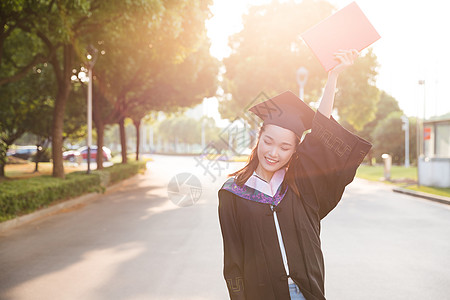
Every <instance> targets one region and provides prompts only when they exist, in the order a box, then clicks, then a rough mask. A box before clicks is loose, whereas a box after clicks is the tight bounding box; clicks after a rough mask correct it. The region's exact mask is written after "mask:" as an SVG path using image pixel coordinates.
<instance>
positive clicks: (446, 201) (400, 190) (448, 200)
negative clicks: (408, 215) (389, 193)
mask: <svg viewBox="0 0 450 300" xmlns="http://www.w3.org/2000/svg"><path fill="white" fill-rule="evenodd" d="M392 190H393V191H394V192H396V193H401V194H406V195H410V196H413V197H418V198H423V199H427V200H431V201H435V202H439V203H442V204H447V205H450V197H444V196H439V195H433V194H428V193H424V192H417V191H413V190H408V189H404V188H399V187H396V188H393V189H392Z"/></svg>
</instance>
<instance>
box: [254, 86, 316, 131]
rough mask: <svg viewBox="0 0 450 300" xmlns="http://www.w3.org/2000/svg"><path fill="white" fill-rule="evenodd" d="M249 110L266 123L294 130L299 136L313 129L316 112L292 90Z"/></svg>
mask: <svg viewBox="0 0 450 300" xmlns="http://www.w3.org/2000/svg"><path fill="white" fill-rule="evenodd" d="M249 111H251V112H253V113H254V114H256V115H257V116H258V117H260V118H261V119H262V120H263V121H264V124H273V125H277V126H280V127H283V128H285V129H289V130H291V131H293V132H294V133H295V134H296V135H297V136H298V137H299V138H301V137H302V135H303V132H304V131H305V130H308V129H311V126H312V120H313V118H314V114H315V112H314V111H313V110H312V109H311V108H310V107H309V106H308V105H307V104H306V103H305V102H303V101H302V100H301V99H300V98H298V97H297V96H296V95H295V94H294V93H292V92H291V91H286V92H284V93H281V94H279V95H278V96H275V97H273V98H270V99H268V100H266V101H264V102H261V103H258V104H256V105H254V106H252V107H251V108H250V109H249Z"/></svg>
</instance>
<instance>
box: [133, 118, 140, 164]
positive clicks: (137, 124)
mask: <svg viewBox="0 0 450 300" xmlns="http://www.w3.org/2000/svg"><path fill="white" fill-rule="evenodd" d="M133 124H134V127H135V128H136V161H139V145H140V143H141V135H140V134H139V133H140V129H141V120H139V121H137V120H133Z"/></svg>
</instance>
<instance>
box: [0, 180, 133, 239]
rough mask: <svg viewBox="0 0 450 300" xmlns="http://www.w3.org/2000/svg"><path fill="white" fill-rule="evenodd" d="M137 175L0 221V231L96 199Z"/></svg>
mask: <svg viewBox="0 0 450 300" xmlns="http://www.w3.org/2000/svg"><path fill="white" fill-rule="evenodd" d="M138 176H139V174H136V175H133V176H132V177H130V178H127V179H124V180H122V181H120V182H118V183H116V184H113V185H111V186H109V187H107V188H106V189H105V191H104V192H103V193H89V194H84V195H82V196H79V197H76V198H73V199H69V200H65V201H63V202H61V203H58V204H54V205H51V206H50V207H47V208H42V209H40V210H37V211H34V212H32V213H29V214H26V215H23V216H20V217H17V218H14V219H11V220H8V221H5V222H2V223H0V233H3V232H5V231H7V230H10V229H13V228H17V227H19V226H21V225H24V224H26V223H31V222H33V221H36V220H37V219H40V218H44V217H48V216H50V215H52V214H55V213H58V212H60V211H62V210H65V209H68V208H71V207H74V206H77V205H80V204H83V203H86V202H90V201H93V200H95V199H97V198H98V197H100V196H103V195H105V194H106V193H108V192H111V191H113V190H115V189H117V188H119V187H121V186H122V185H124V184H126V183H127V182H128V181H130V180H132V179H135V178H136V177H138Z"/></svg>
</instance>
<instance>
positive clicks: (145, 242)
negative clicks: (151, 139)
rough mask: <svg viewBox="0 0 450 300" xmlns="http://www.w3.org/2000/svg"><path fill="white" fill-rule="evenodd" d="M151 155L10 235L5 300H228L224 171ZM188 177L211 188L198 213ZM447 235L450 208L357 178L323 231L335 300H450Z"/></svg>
mask: <svg viewBox="0 0 450 300" xmlns="http://www.w3.org/2000/svg"><path fill="white" fill-rule="evenodd" d="M153 158H154V159H155V161H154V162H151V163H150V164H149V170H148V172H147V174H145V175H142V176H138V177H137V178H134V179H132V180H129V181H127V182H126V184H124V185H122V186H121V187H120V188H118V189H116V190H115V191H114V192H109V193H107V194H105V195H103V196H101V197H99V198H98V199H97V200H95V201H93V202H91V203H89V204H87V205H84V206H82V207H78V208H76V209H72V210H70V211H67V212H63V213H59V214H56V215H53V216H51V217H48V218H45V219H41V220H39V221H37V222H34V223H32V224H28V225H24V226H22V227H20V228H17V229H14V230H10V231H8V232H6V233H3V234H2V235H0V299H5V300H7V299H46V300H47V299H88V300H90V299H95V300H97V299H108V300H110V299H227V291H226V287H225V282H224V280H223V278H222V241H221V236H220V228H219V224H218V220H217V189H218V188H219V187H220V185H221V183H222V182H223V181H224V179H225V177H224V176H223V175H224V172H223V171H222V174H220V176H219V174H218V170H217V169H214V166H210V168H208V170H209V171H210V173H206V174H205V169H204V168H202V167H201V166H199V165H197V161H196V160H195V159H194V158H193V157H171V156H156V155H155V156H153ZM241 165H242V164H230V165H229V166H227V165H226V164H225V163H221V167H222V168H225V167H228V169H226V170H225V171H227V172H230V171H232V170H235V169H237V168H238V167H239V166H241ZM183 172H190V173H193V174H195V175H196V176H197V178H198V179H199V180H200V182H201V184H202V194H201V197H200V199H199V200H198V202H197V203H196V204H195V205H193V206H189V207H179V206H176V205H175V204H173V203H172V202H171V201H170V200H169V199H168V193H167V186H168V183H169V181H170V179H172V178H173V177H174V176H175V175H177V174H178V173H183ZM213 176H214V177H215V178H214V177H213ZM183 191H185V190H183ZM172 195H173V194H171V196H172ZM449 237H450V208H449V206H445V205H441V204H435V203H432V202H428V201H426V200H421V199H416V198H413V197H410V196H406V195H401V194H395V193H392V192H391V191H390V190H389V187H387V186H385V185H382V184H374V183H367V182H365V181H362V180H356V181H355V182H353V183H352V184H351V185H350V186H349V188H348V189H347V191H346V193H345V196H344V199H343V201H342V202H341V203H340V204H339V206H338V207H337V208H336V210H335V211H333V212H332V213H331V214H330V215H329V216H328V217H327V218H326V219H325V220H324V221H323V223H322V240H323V249H324V254H325V261H326V272H327V277H326V286H327V296H328V297H327V298H328V299H345V300H348V299H350V300H351V299H358V300H359V299H450V298H449V296H448V295H450V285H449V278H450V241H449Z"/></svg>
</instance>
